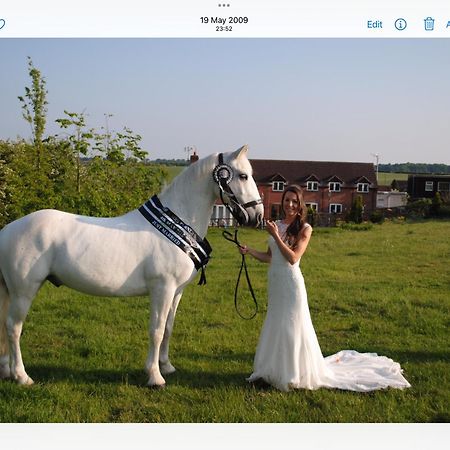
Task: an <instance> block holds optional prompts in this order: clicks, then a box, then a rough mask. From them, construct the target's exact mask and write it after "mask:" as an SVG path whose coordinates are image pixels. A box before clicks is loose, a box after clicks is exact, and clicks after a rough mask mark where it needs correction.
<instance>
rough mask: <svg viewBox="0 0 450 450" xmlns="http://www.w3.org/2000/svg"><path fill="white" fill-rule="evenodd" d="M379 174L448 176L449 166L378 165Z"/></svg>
mask: <svg viewBox="0 0 450 450" xmlns="http://www.w3.org/2000/svg"><path fill="white" fill-rule="evenodd" d="M378 170H379V171H380V172H389V173H391V172H400V173H433V174H439V175H440V174H442V175H445V174H450V166H448V165H447V164H426V163H409V162H408V163H399V164H379V165H378Z"/></svg>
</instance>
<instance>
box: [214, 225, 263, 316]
mask: <svg viewBox="0 0 450 450" xmlns="http://www.w3.org/2000/svg"><path fill="white" fill-rule="evenodd" d="M237 235H238V230H234V237H233V235H232V234H231V233H230V232H229V231H227V230H224V231H223V232H222V236H223V237H224V238H225V239H226V240H227V241H230V242H232V243H233V244H236V246H237V247H241V248H242V246H241V243H240V242H239V240H238V237H237ZM241 256H242V259H241V268H240V270H239V275H238V277H237V281H236V287H235V288H234V308H235V309H236V312H237V313H238V315H239V317H241V318H242V319H245V320H250V319H253V317H255V316H256V314H258V302H257V300H256V296H255V292H254V291H253V286H252V283H251V281H250V277H249V275H248V270H247V263H246V262H245V255H244V254H241ZM242 270H245V277H246V278H247V285H248V289H249V291H250V294H251V295H252V299H253V303H254V304H255V310H254V312H253V314H252V315H251V316H248V317H247V316H244V315H243V314H242V313H241V311H240V310H239V306H238V289H239V282H240V281H241V275H242Z"/></svg>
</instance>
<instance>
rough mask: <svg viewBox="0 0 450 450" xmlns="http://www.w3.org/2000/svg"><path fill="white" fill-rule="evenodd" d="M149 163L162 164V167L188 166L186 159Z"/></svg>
mask: <svg viewBox="0 0 450 450" xmlns="http://www.w3.org/2000/svg"><path fill="white" fill-rule="evenodd" d="M150 162H152V163H154V164H162V165H164V166H188V165H189V161H187V160H186V159H152V160H151V161H150Z"/></svg>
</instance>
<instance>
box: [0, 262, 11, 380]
mask: <svg viewBox="0 0 450 450" xmlns="http://www.w3.org/2000/svg"><path fill="white" fill-rule="evenodd" d="M8 308H9V292H8V287H7V286H6V283H5V279H4V278H3V274H2V272H1V270H0V372H1V370H2V362H3V358H5V357H6V356H7V355H8V353H9V352H8V335H7V333H6V316H7V314H8ZM1 375H2V374H1V373H0V378H1Z"/></svg>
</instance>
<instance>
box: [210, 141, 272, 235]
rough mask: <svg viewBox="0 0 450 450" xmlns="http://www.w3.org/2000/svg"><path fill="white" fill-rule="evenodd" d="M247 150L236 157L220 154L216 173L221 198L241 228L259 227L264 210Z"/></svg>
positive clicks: (214, 174) (237, 153)
mask: <svg viewBox="0 0 450 450" xmlns="http://www.w3.org/2000/svg"><path fill="white" fill-rule="evenodd" d="M247 150H248V149H247V146H246V145H244V146H243V147H241V148H240V149H239V150H236V151H235V152H232V153H224V154H222V153H221V154H219V156H218V161H217V165H216V167H215V169H214V172H213V178H214V181H215V182H216V183H217V187H218V190H219V195H220V197H221V199H222V201H223V202H224V204H226V205H227V207H228V208H230V209H231V212H232V213H233V216H234V217H235V219H236V220H237V221H238V222H239V223H240V224H241V225H252V226H258V225H259V224H260V223H261V221H262V219H263V217H264V207H263V205H262V200H261V198H260V195H259V192H258V188H257V186H256V183H255V180H254V179H253V176H252V166H251V165H250V162H249V160H248V159H247Z"/></svg>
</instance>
